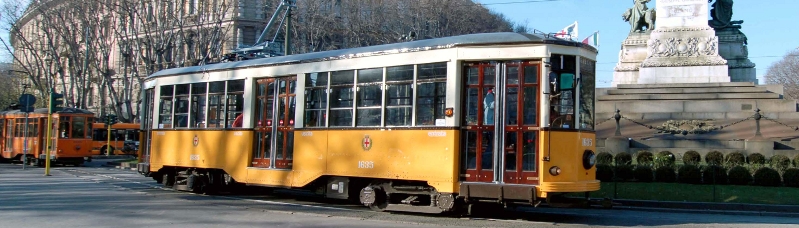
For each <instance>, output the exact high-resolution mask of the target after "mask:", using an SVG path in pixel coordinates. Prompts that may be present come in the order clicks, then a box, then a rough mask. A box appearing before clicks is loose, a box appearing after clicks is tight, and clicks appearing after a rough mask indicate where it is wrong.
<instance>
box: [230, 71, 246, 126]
mask: <svg viewBox="0 0 799 228" xmlns="http://www.w3.org/2000/svg"><path fill="white" fill-rule="evenodd" d="M225 105H226V110H227V113H226V117H227V121H226V125H225V126H227V127H228V128H240V127H242V124H241V123H242V121H243V118H244V116H243V113H242V112H243V111H244V80H234V81H228V85H227V103H226V104H225ZM237 119H238V120H237Z"/></svg>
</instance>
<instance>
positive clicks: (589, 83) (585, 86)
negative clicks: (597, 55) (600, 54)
mask: <svg viewBox="0 0 799 228" xmlns="http://www.w3.org/2000/svg"><path fill="white" fill-rule="evenodd" d="M595 65H596V62H594V61H592V60H590V59H587V58H581V59H580V83H578V85H577V86H578V87H579V88H580V129H586V130H593V129H594V118H595V117H594V108H595V107H594V105H595V104H594V98H595V89H596V84H595V83H596V82H595V76H594V74H595V73H594V72H595Z"/></svg>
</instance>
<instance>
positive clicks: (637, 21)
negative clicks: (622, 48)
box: [621, 0, 655, 33]
mask: <svg viewBox="0 0 799 228" xmlns="http://www.w3.org/2000/svg"><path fill="white" fill-rule="evenodd" d="M650 1H651V0H633V4H634V5H633V8H629V9H627V11H625V12H624V14H622V15H621V17H622V19H623V20H624V21H629V22H630V33H634V32H646V31H652V30H654V29H655V10H654V9H649V8H648V7H646V3H648V2H650Z"/></svg>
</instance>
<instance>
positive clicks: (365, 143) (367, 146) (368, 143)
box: [361, 135, 372, 151]
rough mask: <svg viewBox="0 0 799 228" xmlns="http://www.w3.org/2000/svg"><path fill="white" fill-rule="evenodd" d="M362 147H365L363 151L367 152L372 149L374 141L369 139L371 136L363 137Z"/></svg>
mask: <svg viewBox="0 0 799 228" xmlns="http://www.w3.org/2000/svg"><path fill="white" fill-rule="evenodd" d="M361 147H363V150H366V151H369V149H372V139H370V138H369V135H365V136H363V141H362V142H361Z"/></svg>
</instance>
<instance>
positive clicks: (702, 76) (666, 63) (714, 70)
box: [638, 0, 730, 84]
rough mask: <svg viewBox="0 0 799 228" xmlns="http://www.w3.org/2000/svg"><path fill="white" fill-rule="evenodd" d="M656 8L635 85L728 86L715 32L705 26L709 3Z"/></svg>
mask: <svg viewBox="0 0 799 228" xmlns="http://www.w3.org/2000/svg"><path fill="white" fill-rule="evenodd" d="M656 6H657V12H658V13H657V24H656V28H655V31H653V32H652V34H651V36H650V38H649V40H648V41H647V58H646V60H644V62H643V63H642V64H641V70H640V76H639V77H638V83H639V84H652V83H686V82H730V77H729V74H728V67H727V61H726V60H724V58H722V57H721V56H720V55H719V41H718V38H717V37H716V32H715V30H713V28H711V27H710V26H708V24H707V18H708V15H707V14H708V2H707V1H705V0H680V1H674V0H658V1H657V3H656Z"/></svg>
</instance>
